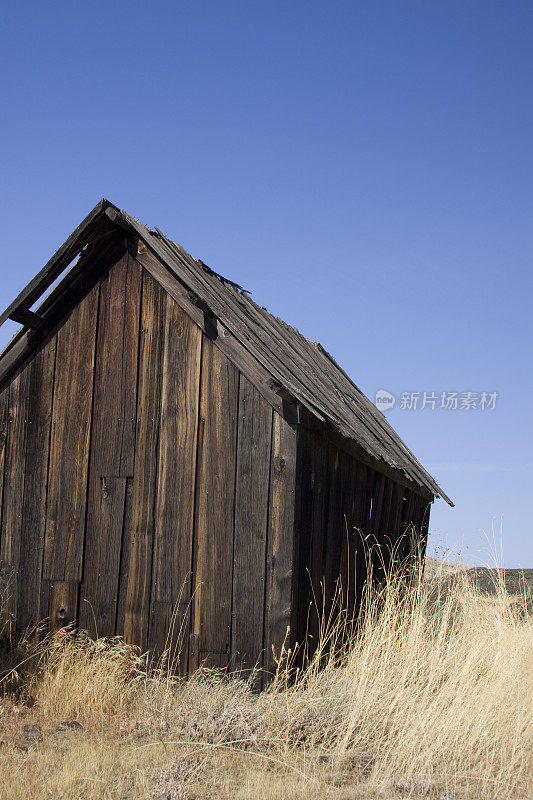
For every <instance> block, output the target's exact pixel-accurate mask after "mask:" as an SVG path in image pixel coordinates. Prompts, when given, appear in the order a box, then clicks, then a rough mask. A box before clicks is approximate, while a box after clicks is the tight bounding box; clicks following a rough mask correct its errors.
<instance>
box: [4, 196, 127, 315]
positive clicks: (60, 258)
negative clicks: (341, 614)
mask: <svg viewBox="0 0 533 800" xmlns="http://www.w3.org/2000/svg"><path fill="white" fill-rule="evenodd" d="M111 205H112V204H111V203H110V202H109V200H106V199H103V200H100V202H99V203H97V204H96V205H95V207H94V208H93V210H92V211H91V212H90V213H89V214H88V215H87V216H86V217H85V219H84V220H83V222H81V223H80V224H79V225H78V227H77V228H76V230H75V231H73V232H72V233H71V235H70V236H69V237H68V239H67V240H66V242H64V244H62V245H61V247H60V248H59V250H57V252H56V253H54V255H53V256H52V258H51V259H50V260H49V261H48V262H47V263H46V264H45V266H44V267H43V268H42V270H41V271H40V272H39V273H38V274H37V275H36V276H35V277H34V278H32V280H31V281H30V282H29V283H28V285H27V286H25V287H24V289H23V290H22V291H21V292H20V294H19V295H18V297H16V298H15V300H13V302H12V303H10V304H9V306H8V307H7V308H6V309H5V311H4V312H3V313H2V314H0V325H3V324H4V322H5V321H6V320H7V319H12V318H13V314H14V313H17V312H18V311H19V310H20V309H28V308H29V307H30V306H32V305H33V304H34V303H35V301H36V300H38V299H39V297H40V296H41V295H42V294H43V292H45V291H46V290H47V289H48V287H49V286H51V285H52V283H53V282H54V281H55V280H56V278H57V277H58V276H59V275H61V273H62V272H63V270H65V269H66V268H67V267H68V265H69V264H70V262H71V261H72V259H73V258H75V257H76V256H77V255H78V253H79V252H80V250H81V249H82V247H83V246H84V245H85V244H86V240H87V237H88V235H89V232H90V231H92V229H93V227H94V226H95V224H96V223H97V222H98V221H100V220H101V219H102V217H103V215H104V212H105V210H106V209H107V208H109V207H110V206H111ZM106 219H107V218H106ZM107 225H109V223H107Z"/></svg>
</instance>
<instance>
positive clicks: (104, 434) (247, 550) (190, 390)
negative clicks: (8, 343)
mask: <svg viewBox="0 0 533 800" xmlns="http://www.w3.org/2000/svg"><path fill="white" fill-rule="evenodd" d="M120 252H121V253H123V252H124V251H123V249H122V250H121V251H120ZM113 258H114V259H117V258H118V260H115V263H112V264H107V263H102V264H101V266H100V267H98V264H95V266H94V270H93V272H91V281H92V283H91V285H89V286H87V287H86V289H85V290H84V291H85V294H84V296H83V297H81V299H79V300H78V301H77V302H76V304H75V306H74V307H73V308H72V309H71V310H70V311H69V313H68V316H67V317H66V318H64V319H63V320H62V321H61V323H59V324H58V325H57V327H56V328H55V329H54V330H52V331H50V332H49V334H48V336H47V338H46V340H45V341H44V342H43V343H42V344H41V345H40V347H39V348H38V349H37V350H36V351H34V352H33V354H32V355H31V357H30V359H29V360H28V361H27V362H26V363H25V364H24V365H23V366H22V367H21V368H19V370H18V371H17V372H16V373H15V374H14V376H12V377H11V379H10V381H9V383H8V384H7V385H6V386H4V387H2V390H1V392H0V591H2V590H4V589H5V587H6V586H7V587H8V589H9V592H8V594H9V598H10V600H9V611H10V612H11V613H12V614H13V615H14V616H15V617H16V618H17V620H18V623H19V624H20V625H24V626H27V625H30V624H32V623H37V622H39V621H40V620H41V619H42V618H44V617H49V620H50V626H51V628H52V629H53V630H55V629H57V628H59V627H61V626H63V625H66V624H69V623H71V622H77V623H78V624H79V626H80V627H83V628H85V629H87V630H88V631H89V632H90V633H91V634H92V635H99V636H101V635H106V636H111V635H114V634H120V635H124V636H125V637H126V639H127V640H128V641H130V642H132V643H134V644H136V645H138V646H140V647H141V648H143V649H144V648H149V649H151V650H153V651H155V652H158V653H161V652H163V651H164V650H165V648H166V647H170V648H171V649H172V650H173V655H174V656H177V658H176V660H175V661H174V667H176V668H177V669H178V670H179V671H180V672H181V673H185V672H186V671H187V670H191V669H193V668H194V667H195V666H197V665H198V664H200V663H205V664H208V665H210V666H220V667H225V666H229V667H230V668H231V669H236V670H244V671H248V670H250V669H251V668H253V667H254V665H256V664H257V665H259V666H262V667H263V668H264V670H265V675H268V673H273V672H274V670H275V667H276V663H275V658H277V657H278V656H279V654H280V650H281V647H282V645H283V643H285V645H286V646H287V647H289V646H292V645H294V643H295V641H299V642H302V641H303V640H304V638H305V636H306V634H307V633H310V634H311V636H312V637H313V640H312V641H314V642H316V640H317V637H318V635H319V625H320V618H321V614H322V612H324V613H325V614H326V615H327V614H328V613H329V611H330V609H331V607H332V603H333V598H334V597H335V595H336V593H338V592H339V591H340V592H341V595H340V596H341V597H342V603H343V604H344V605H345V606H346V607H348V608H349V609H351V610H352V611H354V610H355V609H356V607H357V601H358V597H359V596H360V588H361V584H362V581H363V579H364V576H365V564H364V552H363V551H364V547H363V541H364V537H367V536H369V535H372V536H374V538H375V539H376V541H379V542H383V541H385V540H386V537H387V536H388V537H389V538H390V540H391V541H392V542H396V541H398V540H399V537H401V534H402V533H403V532H404V531H405V530H406V528H408V526H409V524H410V523H413V524H414V525H416V526H417V527H418V529H419V530H421V531H422V535H423V537H424V536H426V535H427V521H428V504H427V501H425V500H423V499H422V497H420V496H419V495H417V494H416V493H414V492H412V491H410V490H407V489H405V488H403V487H402V486H399V485H398V484H396V483H394V482H393V481H391V480H390V479H389V478H386V477H384V476H383V475H381V474H378V473H376V472H374V471H373V470H372V469H370V467H368V466H365V465H364V464H362V463H359V462H358V461H356V460H355V459H354V458H353V457H352V456H351V455H348V454H347V453H346V452H344V451H341V450H339V449H337V448H336V447H335V446H334V445H333V444H331V443H329V442H328V441H327V440H326V439H325V438H324V437H323V436H322V435H321V434H320V432H318V431H316V430H313V431H312V430H308V429H307V428H306V427H305V426H304V425H302V424H299V423H298V424H296V422H295V419H296V417H291V418H289V417H288V416H287V419H285V418H284V417H283V416H281V415H280V413H279V412H280V411H281V405H280V406H278V407H276V408H274V407H273V405H275V404H272V403H271V402H269V401H268V400H267V399H265V388H264V386H262V385H260V386H259V389H258V388H256V386H254V385H253V384H252V383H251V381H250V379H251V380H254V379H255V377H256V373H257V365H255V366H254V365H253V364H252V367H251V369H250V372H249V377H245V375H244V374H243V372H242V371H241V370H240V369H238V368H237V367H236V366H235V365H234V364H233V363H232V362H231V361H230V360H229V358H228V356H227V353H228V352H230V350H231V348H230V350H228V343H227V341H226V340H224V331H222V330H221V329H218V330H217V328H216V326H214V325H211V327H210V328H209V329H207V328H205V327H202V318H203V317H202V315H201V314H200V313H199V312H198V313H196V312H194V313H192V317H191V316H189V314H188V313H187V312H186V311H185V310H184V309H183V307H182V306H180V304H179V303H178V302H177V301H176V299H175V298H173V297H172V296H171V294H169V293H168V292H167V290H166V289H165V288H163V286H162V285H161V282H160V279H161V280H163V283H164V282H165V281H164V277H165V274H166V273H165V270H164V268H163V267H162V266H161V270H160V272H157V278H155V277H154V274H156V273H155V272H154V271H153V270H152V272H148V271H146V270H145V269H144V268H143V267H142V266H141V265H140V264H139V263H138V261H137V260H135V258H133V257H132V256H131V255H129V254H128V253H125V254H122V255H120V257H118V251H116V253H115V255H114V256H113ZM98 269H100V272H98ZM80 291H81V290H80ZM189 300H190V298H189ZM189 300H187V302H189ZM183 304H185V307H187V303H185V301H183V302H182V305H183ZM190 304H191V303H189V305H190ZM193 308H196V307H195V306H193ZM193 318H194V320H193ZM217 336H218V337H219V338H220V339H221V341H220V343H219V342H217ZM239 357H240V358H241V361H242V364H244V363H245V360H246V358H247V355H246V353H245V352H244V351H243V352H242V353H241V355H240V356H239ZM241 361H238V363H239V367H240V368H244V367H243V366H242V364H241ZM254 370H255V371H254ZM267 396H268V395H267ZM289 419H291V420H292V421H291V423H290V424H289V421H288V420H289ZM406 541H407V539H405V540H403V541H402V547H403V548H404V549H405V552H406V553H407V552H408V548H407V545H406V544H405V542H406ZM267 681H268V677H266V678H264V679H263V683H264V682H267Z"/></svg>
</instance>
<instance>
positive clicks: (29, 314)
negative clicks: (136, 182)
mask: <svg viewBox="0 0 533 800" xmlns="http://www.w3.org/2000/svg"><path fill="white" fill-rule="evenodd" d="M125 232H126V233H127V234H128V235H129V236H130V237H131V235H132V234H133V235H135V236H136V237H139V241H141V242H142V243H143V244H144V246H145V248H144V249H146V248H148V252H149V253H151V254H153V255H155V256H156V257H157V258H158V259H159V261H160V262H161V264H163V265H164V267H165V268H166V270H167V271H168V272H167V274H168V275H169V277H170V276H171V277H172V279H173V280H174V281H175V284H176V286H177V287H178V288H180V289H182V290H185V292H186V293H187V295H188V298H189V306H190V303H191V302H192V303H193V304H194V306H195V307H196V308H197V309H200V310H201V312H202V313H203V314H207V315H209V317H210V318H211V319H212V320H215V322H216V323H221V326H222V327H221V330H223V331H224V334H225V335H229V336H231V337H233V338H234V339H235V340H236V342H237V343H238V344H239V347H240V350H241V352H245V353H246V354H247V356H248V357H249V359H248V360H249V362H251V361H254V362H256V365H257V364H258V365H260V368H259V371H260V372H262V373H263V376H264V377H266V378H267V379H268V381H269V386H270V387H271V389H273V390H274V391H276V392H278V393H279V394H280V395H281V396H282V397H286V398H290V399H291V400H293V401H297V402H298V403H300V404H301V405H302V406H303V407H304V408H305V409H307V411H308V412H309V413H310V414H311V415H312V416H313V417H315V418H316V419H318V420H320V421H322V422H324V423H325V424H326V425H327V426H328V428H329V429H330V430H331V431H332V432H333V433H334V434H335V435H336V436H337V437H339V439H340V440H344V441H345V442H347V443H352V444H353V445H354V446H355V447H356V448H358V449H360V451H361V453H362V454H366V456H368V458H369V459H370V460H371V462H372V464H373V465H374V466H375V468H376V469H380V468H381V469H382V471H384V470H387V471H388V472H389V473H390V474H391V475H392V476H393V477H394V476H397V477H398V478H400V476H403V479H404V481H405V482H407V483H408V484H409V485H410V484H415V486H417V487H421V488H423V489H425V490H426V492H428V493H430V494H431V495H432V496H434V497H439V496H440V497H443V498H444V499H445V500H446V501H447V502H448V503H450V505H453V503H452V502H451V500H450V499H449V498H448V497H447V496H446V494H445V493H444V492H443V491H442V489H441V488H440V487H439V486H438V484H437V483H436V481H435V480H434V479H433V478H432V477H431V475H430V474H429V473H428V472H427V471H426V470H425V469H424V467H423V466H422V465H421V464H420V462H419V461H418V460H417V459H416V458H415V456H414V455H413V453H411V451H410V450H409V449H408V448H407V446H406V445H405V444H404V442H403V441H402V440H401V438H400V437H399V436H398V434H397V433H396V432H395V431H394V429H393V428H392V427H391V425H390V424H389V423H388V421H387V420H386V418H385V417H384V415H383V414H382V413H381V412H380V411H379V410H378V409H377V408H376V407H375V406H374V404H373V403H372V402H371V401H370V400H369V399H368V398H367V397H366V396H365V395H364V394H363V392H361V390H360V389H359V388H358V387H357V386H356V385H355V384H354V383H353V381H352V380H351V379H350V378H349V377H348V375H347V374H346V373H345V372H344V371H343V370H342V369H341V367H339V365H338V364H337V363H336V362H335V360H334V359H333V358H332V356H330V354H329V353H327V352H326V350H324V348H323V347H322V346H321V345H320V344H318V343H314V342H312V341H310V340H309V339H306V338H305V337H304V336H302V334H301V333H299V332H298V331H297V330H296V329H295V328H292V327H291V326H290V325H287V324H286V323H285V322H283V320H281V319H279V318H278V317H275V316H273V315H272V314H270V313H269V312H268V311H266V309H264V308H262V307H261V306H259V305H257V304H256V303H255V302H254V301H253V300H252V298H251V297H249V295H248V293H247V292H245V291H244V290H243V289H242V288H241V287H240V286H238V285H237V284H235V283H233V282H232V281H230V280H228V279H226V278H223V277H222V276H220V275H218V274H217V273H216V272H215V271H214V270H212V269H211V268H210V267H208V266H207V265H205V264H203V262H202V261H198V260H196V259H194V258H193V257H192V256H191V255H190V254H189V253H187V252H186V251H185V250H184V249H183V248H182V247H180V245H178V244H176V243H175V242H173V241H172V240H171V239H169V238H167V237H166V236H165V235H164V234H163V233H162V232H161V231H160V230H159V229H157V228H156V230H155V231H152V230H149V229H148V228H146V227H145V226H144V225H143V224H142V223H140V222H139V221H138V220H136V219H135V218H134V217H131V216H130V215H129V214H127V213H126V212H124V211H121V210H120V209H118V208H117V207H116V206H114V205H113V204H112V203H110V202H109V201H108V200H102V201H100V203H98V205H97V206H95V208H94V209H93V210H92V211H91V213H90V214H89V215H88V216H87V217H86V219H85V220H84V221H83V222H82V223H81V225H79V226H78V228H76V230H75V231H74V232H73V233H72V234H71V236H70V237H69V238H68V239H67V241H66V242H65V243H64V244H63V245H62V247H60V248H59V250H58V251H57V253H56V254H55V255H54V256H53V257H52V258H51V259H50V261H49V262H48V263H47V264H46V265H45V267H44V268H43V269H42V270H41V272H40V273H39V274H38V275H37V276H35V278H34V279H33V280H32V281H30V283H29V284H28V286H27V287H26V288H25V289H23V291H22V292H21V293H20V294H19V296H18V297H17V298H16V300H14V301H13V303H11V304H10V305H9V306H8V308H7V309H6V310H5V311H4V312H3V313H2V314H1V315H0V325H2V324H3V322H4V321H5V320H6V319H8V318H10V319H13V320H15V321H17V322H20V323H21V324H22V325H23V328H22V329H21V330H20V331H19V332H18V333H17V334H16V336H15V337H14V338H13V339H12V341H11V342H10V343H9V344H8V346H7V347H6V348H5V349H4V351H3V352H2V354H0V381H2V380H3V378H4V377H5V376H6V375H7V374H8V372H9V371H10V370H12V369H13V368H15V366H16V365H17V364H18V363H20V360H21V359H22V358H24V355H25V353H26V351H27V349H28V348H29V347H31V346H32V342H34V340H35V338H36V336H37V335H38V332H39V330H40V329H46V328H47V327H49V326H50V324H51V323H53V322H54V321H55V320H56V319H57V317H58V315H59V314H61V313H62V310H63V313H64V310H65V309H68V303H69V293H70V292H71V289H72V287H75V286H76V285H79V284H80V283H81V284H82V283H83V279H84V272H86V271H87V270H88V269H89V266H87V265H88V264H90V258H89V257H85V258H83V257H82V258H80V261H79V263H78V264H76V265H74V266H73V267H71V268H70V270H69V272H68V273H67V274H66V275H65V276H64V277H63V278H62V280H61V281H60V283H58V285H57V286H56V287H55V289H54V291H53V292H52V293H51V294H50V295H49V296H48V297H47V298H46V299H45V300H44V301H43V302H42V303H41V304H40V305H39V307H38V308H37V309H36V311H31V310H30V307H31V306H32V305H33V304H34V303H35V302H36V300H37V299H38V298H39V297H40V296H41V295H42V293H43V292H44V291H46V289H47V288H48V287H49V286H50V285H51V284H52V283H53V282H54V281H55V280H56V279H57V278H58V277H59V276H60V275H61V274H62V273H63V272H64V270H65V269H66V268H67V267H68V266H69V264H70V263H71V262H72V260H73V259H74V258H75V257H76V256H77V255H78V254H80V251H82V255H83V254H86V253H88V254H89V255H90V253H91V251H94V250H95V249H97V250H98V253H99V257H100V262H101V261H102V253H101V250H102V248H104V249H106V252H107V254H108V256H109V255H110V254H111V253H112V252H113V248H115V249H116V248H117V247H121V248H122V251H123V250H124V233H125ZM117 234H118V235H117ZM139 259H140V263H143V261H142V257H141V256H139ZM176 279H177V280H176ZM167 288H168V287H167ZM174 296H175V297H176V298H177V299H178V298H179V297H180V296H179V294H174ZM185 299H186V298H185ZM72 302H73V301H71V304H72ZM54 315H55V316H54ZM250 357H251V358H250ZM238 366H239V367H240V368H242V365H238ZM243 371H244V372H246V365H245V366H244V368H243ZM247 377H249V379H250V380H251V381H252V383H254V375H250V374H249V375H247Z"/></svg>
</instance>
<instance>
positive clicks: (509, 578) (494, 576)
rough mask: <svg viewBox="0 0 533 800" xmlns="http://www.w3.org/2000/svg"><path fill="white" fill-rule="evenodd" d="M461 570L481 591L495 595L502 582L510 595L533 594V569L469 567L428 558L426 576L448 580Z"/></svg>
mask: <svg viewBox="0 0 533 800" xmlns="http://www.w3.org/2000/svg"><path fill="white" fill-rule="evenodd" d="M458 572H461V573H462V574H463V575H465V576H466V577H467V578H469V579H471V580H472V583H473V584H474V585H475V586H477V588H478V589H479V591H480V592H482V593H483V594H487V595H494V594H496V593H497V591H498V585H499V583H500V582H502V583H503V585H504V586H505V589H506V591H507V592H508V593H509V594H510V595H518V594H523V592H524V589H525V590H526V593H527V594H529V595H531V596H533V569H498V568H490V567H469V566H467V565H465V564H449V563H448V562H446V561H440V560H439V559H438V558H430V557H428V558H426V563H425V568H424V578H426V579H427V580H444V581H447V580H449V579H450V578H451V576H452V575H456V574H457V573H458Z"/></svg>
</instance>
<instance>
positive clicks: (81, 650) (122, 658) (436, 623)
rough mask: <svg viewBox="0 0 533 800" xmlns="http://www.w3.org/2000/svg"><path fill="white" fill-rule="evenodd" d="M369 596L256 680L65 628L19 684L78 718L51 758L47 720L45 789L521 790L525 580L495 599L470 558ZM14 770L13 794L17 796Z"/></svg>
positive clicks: (532, 679)
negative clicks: (186, 676) (303, 660)
mask: <svg viewBox="0 0 533 800" xmlns="http://www.w3.org/2000/svg"><path fill="white" fill-rule="evenodd" d="M363 602H364V609H365V613H364V614H363V616H362V618H361V621H360V624H359V625H358V626H357V627H356V629H355V630H354V629H353V627H352V624H351V621H349V620H346V618H345V617H343V616H342V615H341V616H340V617H337V618H334V617H332V618H331V619H330V620H329V623H326V622H324V624H323V628H322V637H321V642H320V643H319V646H318V648H317V652H316V653H315V655H314V656H313V657H312V658H311V659H310V660H309V661H308V663H307V664H306V665H305V667H304V668H303V669H300V670H299V671H298V670H295V669H294V666H293V665H294V654H293V653H290V652H286V651H284V652H282V653H280V654H278V670H277V672H276V675H275V676H274V678H273V680H272V682H271V684H270V686H269V687H268V689H267V690H266V691H264V692H262V693H261V694H257V693H255V692H253V691H252V690H251V689H250V682H247V681H245V680H242V679H238V678H236V677H231V676H229V677H228V676H226V675H223V674H220V673H215V672H210V671H207V670H200V671H199V672H198V673H197V674H196V675H194V676H193V677H192V678H191V679H190V680H188V681H184V680H182V679H177V678H174V677H173V676H172V675H171V674H170V673H169V672H168V670H164V669H160V670H157V669H156V670H147V668H146V660H145V659H141V658H140V657H139V656H137V655H136V654H135V652H134V650H132V648H129V647H127V646H126V645H124V644H123V643H122V642H120V641H119V640H111V641H107V640H106V641H104V640H100V641H99V642H96V643H93V642H91V641H90V640H89V639H87V638H86V637H84V636H79V635H78V636H76V635H74V634H69V633H66V634H63V635H61V636H59V637H56V638H55V639H53V640H52V641H51V642H49V643H48V644H47V645H46V647H45V648H44V650H42V651H41V652H40V654H39V656H38V659H37V667H36V670H35V671H34V674H33V677H32V678H31V679H30V680H27V681H26V683H25V686H24V689H23V697H25V698H26V700H27V701H28V703H31V704H32V706H33V707H32V711H31V713H32V714H33V716H34V717H37V718H42V719H45V720H53V719H72V718H75V719H78V720H81V721H82V722H83V724H84V726H85V728H86V734H85V737H84V738H83V740H81V741H80V743H79V744H76V743H71V745H70V748H71V749H70V750H69V751H68V753H67V754H66V755H65V758H66V759H67V760H66V761H65V762H64V764H63V766H62V767H61V770H60V771H59V772H58V765H57V759H56V760H55V762H51V763H50V764H48V762H47V761H46V759H47V755H46V754H47V749H46V741H47V740H46V736H45V739H44V741H43V743H42V744H41V745H40V750H39V751H38V753H39V754H38V755H37V756H36V758H37V759H41V761H40V762H39V761H38V762H37V763H39V764H40V765H41V773H40V774H42V775H43V776H45V777H44V778H43V780H42V781H41V783H40V788H39V789H38V790H36V791H37V792H38V793H37V794H35V797H48V796H52V795H51V794H50V792H53V793H55V795H56V796H57V793H60V794H61V796H64V797H67V798H70V797H87V798H93V797H94V798H96V797H132V798H133V797H146V798H170V800H180V798H194V797H205V798H215V797H216V798H221V797H237V798H243V800H244V798H251V797H254V798H265V800H266V798H277V799H281V800H283V798H294V799H295V800H296V799H299V798H301V799H302V800H303V798H306V800H307V798H317V800H318V798H322V797H334V798H342V800H350V798H357V797H360V798H370V797H372V798H374V797H384V798H385V797H389V798H390V797H393V796H397V797H398V796H404V797H407V796H412V797H416V796H428V797H435V798H452V797H455V798H457V799H458V798H462V797H464V798H481V797H484V798H485V797H486V798H498V799H500V798H502V799H503V798H526V797H529V796H530V794H529V792H530V787H531V781H532V778H533V762H532V754H533V621H532V618H531V617H530V616H528V614H527V613H526V611H525V609H526V598H525V595H524V597H523V598H522V600H520V599H518V600H516V598H515V602H514V603H513V605H511V606H510V604H509V597H508V595H506V594H505V592H504V590H503V587H500V590H499V592H497V594H496V595H495V596H494V597H490V598H489V597H486V596H483V595H480V594H479V593H478V592H477V591H476V590H475V588H474V587H473V586H472V585H470V584H469V583H468V580H467V578H466V577H465V576H464V574H461V573H458V574H457V575H455V576H452V577H450V576H447V577H446V580H445V581H443V580H438V579H435V580H432V581H430V582H427V581H426V582H425V581H423V579H422V572H421V570H418V571H417V572H415V573H414V575H411V579H410V581H408V582H406V581H405V580H402V579H400V578H398V577H397V576H389V577H388V580H387V585H386V587H382V588H381V589H375V588H374V589H372V590H368V591H367V592H366V593H365V596H364V601H363ZM348 634H349V635H348ZM162 663H164V662H162ZM39 715H40V716H39ZM0 720H1V717H0ZM76 748H77V749H76ZM5 752H6V751H5V748H0V770H1V769H2V759H3V758H4V759H5V758H6V756H5ZM36 752H37V751H36ZM3 754H4V755H3ZM54 763H55V766H54ZM62 763H63V762H62ZM66 764H68V765H70V766H68V768H67V766H65V765H66ZM47 765H48V766H47ZM113 765H114V766H113ZM4 767H5V765H4ZM20 769H22V770H24V768H23V767H19V779H20ZM19 779H18V780H19ZM30 779H31V776H28V780H30ZM7 780H8V784H5V785H6V786H8V787H9V789H10V792H11V793H10V794H9V795H6V796H9V797H12V798H18V797H22V796H23V795H22V794H20V791H19V788H18V786H19V785H18V784H16V785H15V782H13V784H12V785H10V784H9V781H10V778H9V775H8V776H7ZM69 781H70V783H69ZM19 782H20V780H19ZM39 792H40V793H39Z"/></svg>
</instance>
